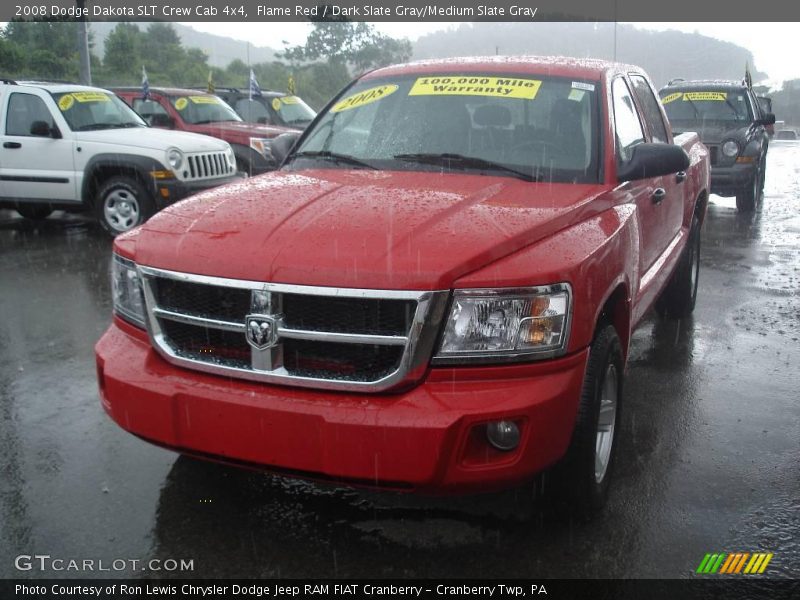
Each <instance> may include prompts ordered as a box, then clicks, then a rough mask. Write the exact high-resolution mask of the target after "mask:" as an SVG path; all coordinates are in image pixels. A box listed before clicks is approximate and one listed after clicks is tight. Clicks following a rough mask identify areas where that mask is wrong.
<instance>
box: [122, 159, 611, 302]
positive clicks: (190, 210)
mask: <svg viewBox="0 0 800 600" xmlns="http://www.w3.org/2000/svg"><path fill="white" fill-rule="evenodd" d="M608 189H609V186H605V185H575V184H550V183H528V182H524V181H521V180H518V179H513V178H508V177H489V176H481V175H465V174H438V173H430V172H426V173H421V172H405V171H404V172H396V171H367V170H309V171H300V172H289V171H279V172H273V173H268V174H266V175H264V176H261V177H256V178H253V179H250V180H249V181H246V182H242V183H237V184H233V185H230V186H225V187H222V188H217V189H216V190H212V191H209V192H206V193H203V194H201V195H198V196H194V197H193V198H190V199H188V200H185V201H183V202H179V203H177V204H175V205H173V206H171V207H169V208H167V209H166V210H163V211H161V212H160V213H159V214H157V215H155V216H154V217H153V218H151V219H150V220H149V221H148V222H147V223H146V224H145V225H143V226H142V227H141V228H139V229H137V230H134V231H133V232H131V234H129V235H124V236H121V237H120V238H118V240H117V249H118V250H119V251H121V252H122V253H123V254H125V255H126V256H129V257H130V258H133V259H134V260H136V262H138V263H139V264H141V265H147V266H152V267H159V268H163V269H170V270H175V271H182V272H189V273H197V274H203V275H212V276H218V277H229V278H234V279H248V280H256V281H269V282H275V283H292V284H300V285H319V286H338V287H351V288H372V289H411V290H428V289H447V288H450V287H452V285H453V283H454V282H455V281H456V280H457V279H458V278H459V277H461V276H463V275H465V274H467V273H469V272H471V271H474V270H476V269H478V268H481V267H483V266H485V265H488V264H489V263H491V262H493V261H495V260H497V259H499V258H502V257H504V256H506V255H508V254H510V253H512V252H515V251H516V250H519V249H520V248H523V247H525V246H527V245H529V244H532V243H534V242H536V241H537V240H540V239H542V238H545V237H547V236H549V235H552V234H553V233H555V232H556V231H559V230H561V229H563V228H564V227H567V226H569V225H571V224H573V223H576V222H578V221H579V220H581V219H583V218H586V217H588V216H589V215H588V213H589V211H591V213H592V214H594V213H596V212H599V211H601V210H603V209H604V206H603V205H604V203H603V202H592V201H591V200H592V199H594V198H596V197H597V196H599V195H600V194H602V193H603V192H604V191H606V190H608ZM534 283H543V282H541V281H533V280H532V281H531V284H534ZM498 284H499V285H502V282H498Z"/></svg>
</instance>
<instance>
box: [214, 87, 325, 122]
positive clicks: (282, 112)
mask: <svg viewBox="0 0 800 600" xmlns="http://www.w3.org/2000/svg"><path fill="white" fill-rule="evenodd" d="M215 93H216V94H217V96H219V97H220V98H222V99H223V100H225V102H227V103H228V104H229V105H230V106H231V107H233V110H235V111H236V114H238V115H239V116H240V117H242V119H244V120H245V121H247V122H248V123H261V124H264V125H277V126H279V127H287V128H289V129H297V130H303V129H305V128H306V127H308V125H309V124H310V123H311V121H313V120H314V117H316V116H317V113H316V112H315V111H314V109H312V108H311V107H310V106H309V105H308V104H306V103H305V102H303V99H302V98H300V97H299V96H296V95H294V94H284V93H281V92H273V91H269V90H265V91H262V92H261V95H260V96H252V95H251V94H249V93H248V91H247V90H245V91H242V90H239V89H237V88H216V90H215Z"/></svg>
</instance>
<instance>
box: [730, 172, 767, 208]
mask: <svg viewBox="0 0 800 600" xmlns="http://www.w3.org/2000/svg"><path fill="white" fill-rule="evenodd" d="M764 171H765V165H764V164H762V163H759V166H758V170H757V171H756V172H755V173H753V179H752V180H751V181H749V182H748V183H747V184H746V185H745V186H744V187H742V188H740V189H739V190H738V191H737V192H736V210H738V211H739V212H743V213H749V212H753V211H754V210H755V209H756V206H758V200H759V199H760V198H761V194H762V193H763V191H764V180H765V177H764Z"/></svg>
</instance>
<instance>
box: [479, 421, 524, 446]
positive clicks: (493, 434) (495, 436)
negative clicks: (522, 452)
mask: <svg viewBox="0 0 800 600" xmlns="http://www.w3.org/2000/svg"><path fill="white" fill-rule="evenodd" d="M486 438H487V439H488V440H489V443H490V444H491V445H492V446H494V447H495V448H497V449H498V450H502V451H503V452H509V451H511V450H513V449H514V448H516V447H517V446H519V427H517V424H516V423H514V422H513V421H495V422H494V423H489V424H488V425H487V426H486Z"/></svg>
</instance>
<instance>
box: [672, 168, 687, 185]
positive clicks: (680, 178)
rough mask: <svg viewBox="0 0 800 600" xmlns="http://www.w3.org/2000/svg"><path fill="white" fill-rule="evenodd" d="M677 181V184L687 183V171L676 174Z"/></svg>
mask: <svg viewBox="0 0 800 600" xmlns="http://www.w3.org/2000/svg"><path fill="white" fill-rule="evenodd" d="M675 181H676V182H677V183H683V182H684V181H686V171H678V172H677V173H675Z"/></svg>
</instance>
